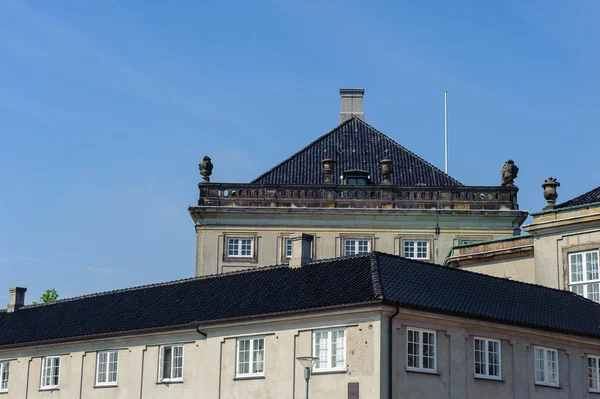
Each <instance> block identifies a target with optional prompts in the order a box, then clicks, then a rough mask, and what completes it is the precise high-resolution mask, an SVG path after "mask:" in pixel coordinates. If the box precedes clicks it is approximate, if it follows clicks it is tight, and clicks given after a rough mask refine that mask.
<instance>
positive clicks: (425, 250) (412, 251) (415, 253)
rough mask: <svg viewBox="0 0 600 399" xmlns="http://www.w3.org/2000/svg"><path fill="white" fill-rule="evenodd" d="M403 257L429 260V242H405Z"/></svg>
mask: <svg viewBox="0 0 600 399" xmlns="http://www.w3.org/2000/svg"><path fill="white" fill-rule="evenodd" d="M402 256H404V257H405V258H409V259H429V241H404V250H403V252H402Z"/></svg>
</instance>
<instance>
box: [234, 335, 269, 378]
mask: <svg viewBox="0 0 600 399" xmlns="http://www.w3.org/2000/svg"><path fill="white" fill-rule="evenodd" d="M236 370H237V371H236V376H237V377H254V376H263V375H264V374H265V338H264V337H252V338H238V340H237V367H236Z"/></svg>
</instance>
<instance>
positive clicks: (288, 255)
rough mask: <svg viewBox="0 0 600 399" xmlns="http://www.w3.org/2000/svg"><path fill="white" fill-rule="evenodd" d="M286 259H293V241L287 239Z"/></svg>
mask: <svg viewBox="0 0 600 399" xmlns="http://www.w3.org/2000/svg"><path fill="white" fill-rule="evenodd" d="M285 257H286V258H291V257H292V240H291V239H289V238H286V239H285Z"/></svg>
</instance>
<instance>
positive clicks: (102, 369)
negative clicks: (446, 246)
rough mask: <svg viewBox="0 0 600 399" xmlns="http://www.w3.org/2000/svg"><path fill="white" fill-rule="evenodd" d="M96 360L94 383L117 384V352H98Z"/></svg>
mask: <svg viewBox="0 0 600 399" xmlns="http://www.w3.org/2000/svg"><path fill="white" fill-rule="evenodd" d="M97 358H98V359H97V362H96V385H117V370H118V364H119V352H118V351H116V350H113V351H102V352H98V355H97Z"/></svg>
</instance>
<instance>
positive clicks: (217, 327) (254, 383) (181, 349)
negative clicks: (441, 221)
mask: <svg viewBox="0 0 600 399" xmlns="http://www.w3.org/2000/svg"><path fill="white" fill-rule="evenodd" d="M307 237H308V236H300V238H298V236H295V237H294V240H295V241H294V244H297V245H295V248H296V250H297V251H298V250H299V251H302V250H304V251H310V245H308V244H309V243H310V242H306V241H307V240H309V239H308V238H307ZM308 257H309V254H302V252H300V253H297V252H296V253H295V255H294V256H293V257H292V260H291V261H290V264H289V265H280V266H273V267H264V268H258V269H253V270H247V271H239V272H232V273H225V274H222V275H219V276H210V277H196V278H191V279H187V280H181V281H175V282H169V283H163V284H156V285H152V286H146V287H136V288H131V289H126V290H119V291H113V292H107V293H100V294H93V295H89V296H85V297H80V298H72V299H65V300H60V301H57V302H54V303H50V304H41V305H30V306H23V305H22V302H23V301H24V296H23V294H24V290H23V289H21V288H17V289H15V290H13V292H14V293H15V294H16V295H15V296H13V299H12V300H11V304H10V306H9V308H8V309H7V310H6V311H3V312H0V325H2V327H3V328H2V329H0V390H1V391H2V394H3V395H5V397H6V398H19V399H22V398H69V399H72V398H96V397H98V398H100V397H102V398H133V397H135V398H138V397H139V398H164V397H177V398H198V397H202V398H207V399H209V398H210V399H212V398H215V399H216V398H228V399H230V398H231V399H235V398H239V399H241V398H244V399H252V398H256V399H259V398H260V399H263V398H278V399H279V398H284V399H285V398H290V399H291V398H304V390H305V380H304V369H303V366H302V365H301V364H300V363H299V362H298V361H297V358H298V357H305V356H314V357H315V361H316V363H315V364H314V366H313V367H312V375H311V378H310V380H309V381H310V384H309V393H310V397H312V398H333V399H335V398H340V399H341V398H382V399H383V398H402V399H404V398H417V397H422V398H481V397H492V398H578V399H579V398H593V397H596V396H597V395H598V393H600V380H599V379H600V332H598V330H597V326H598V325H600V312H599V310H600V305H598V304H596V303H593V302H591V301H587V300H585V299H584V298H581V297H579V296H576V295H572V294H571V293H568V292H565V291H560V290H553V289H549V288H545V287H541V286H533V285H529V284H524V283H519V282H514V281H509V280H506V279H500V278H495V277H490V276H486V275H481V274H477V273H470V272H465V271H462V270H458V269H455V268H448V267H444V266H438V265H433V264H429V263H425V262H420V261H414V260H408V259H405V258H401V257H397V256H393V255H388V254H383V253H377V252H373V253H370V254H363V255H356V256H349V257H343V258H339V259H333V260H327V261H313V262H307V263H303V262H302V259H307V258H308Z"/></svg>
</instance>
